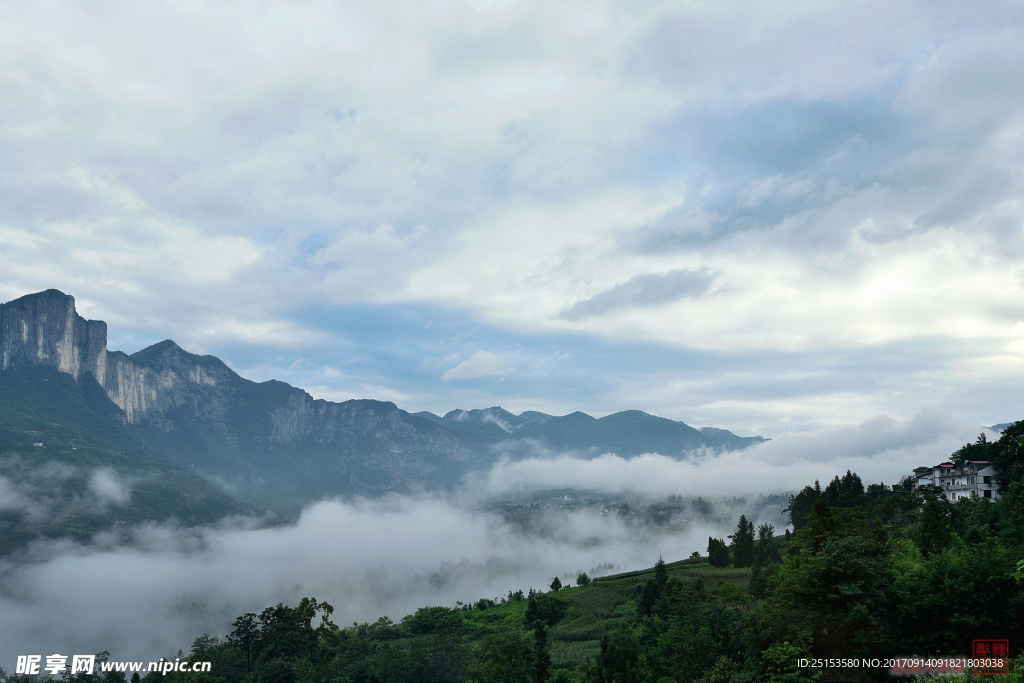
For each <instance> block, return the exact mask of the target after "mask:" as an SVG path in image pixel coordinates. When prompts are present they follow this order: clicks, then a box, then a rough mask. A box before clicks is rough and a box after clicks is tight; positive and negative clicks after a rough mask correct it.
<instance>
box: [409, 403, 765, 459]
mask: <svg viewBox="0 0 1024 683" xmlns="http://www.w3.org/2000/svg"><path fill="white" fill-rule="evenodd" d="M415 414H416V415H418V416H422V417H425V418H427V419H428V420H431V421H433V422H435V423H437V424H440V425H443V426H445V427H446V428H448V429H449V430H451V431H452V432H454V433H455V434H457V435H459V437H460V438H462V439H463V441H465V442H466V443H475V444H488V445H495V444H500V443H502V442H504V441H509V440H515V439H535V440H537V441H539V442H540V443H542V444H544V445H546V446H548V447H550V448H553V449H559V450H572V451H579V452H588V451H589V452H601V453H605V452H611V453H615V454H617V455H621V456H634V455H640V454H642V453H660V454H662V455H669V456H673V457H681V456H683V455H685V454H687V453H690V452H692V451H695V450H699V449H702V448H708V449H712V450H738V449H741V448H746V447H747V446H750V445H752V444H755V443H761V442H763V441H765V439H764V437H760V436H751V437H742V436H737V435H735V434H733V433H732V432H730V431H727V430H724V429H715V428H710V427H705V428H703V429H695V428H694V427H691V426H689V425H687V424H685V423H683V422H677V421H675V420H669V419H667V418H664V417H657V416H654V415H650V414H648V413H645V412H642V411H639V410H626V411H622V412H618V413H613V414H611V415H606V416H605V417H602V418H594V417H591V416H590V415H587V414H586V413H582V412H575V413H570V414H569V415H563V416H561V417H558V416H554V415H548V414H547V413H540V412H537V411H526V412H524V413H521V414H519V415H515V414H514V413H510V412H509V411H507V410H505V409H504V408H501V407H500V406H495V407H493V408H487V409H483V410H480V409H476V410H453V411H451V412H449V413H447V414H445V415H444V416H443V417H439V416H437V415H434V414H433V413H429V412H420V413H415Z"/></svg>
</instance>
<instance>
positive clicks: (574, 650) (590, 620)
mask: <svg viewBox="0 0 1024 683" xmlns="http://www.w3.org/2000/svg"><path fill="white" fill-rule="evenodd" d="M667 567H668V570H669V576H670V577H673V578H678V579H681V580H684V581H692V580H693V579H700V580H702V581H703V582H704V586H705V587H706V588H707V589H708V590H710V591H717V590H718V589H719V588H720V587H721V586H722V585H724V584H725V583H728V582H732V583H735V584H737V585H738V586H740V587H741V588H743V589H746V588H747V585H748V583H749V581H750V569H736V568H735V567H726V568H722V569H719V568H716V567H712V566H711V565H709V564H708V562H707V559H704V558H701V559H696V560H694V559H689V560H682V561H679V562H673V563H671V564H668V565H667ZM652 578H654V569H653V568H651V569H644V570H641V571H635V572H627V573H623V574H615V575H612V576H606V577H602V578H600V579H595V580H594V582H593V583H592V584H591V585H589V586H586V587H573V588H563V589H561V590H560V591H558V592H557V593H548V595H555V596H557V597H558V598H559V599H561V600H564V601H565V602H567V603H568V604H569V612H568V614H567V615H566V616H565V618H564V619H562V620H561V621H559V622H558V623H557V624H555V626H554V627H553V628H552V629H551V632H550V647H551V665H552V667H553V668H566V669H572V668H575V667H576V666H577V665H579V666H584V665H586V664H587V662H588V661H590V660H591V659H593V658H594V657H596V656H597V654H598V652H599V651H600V642H601V636H602V635H603V634H604V633H605V632H607V631H611V630H613V629H615V628H616V627H617V626H618V625H619V624H621V623H623V622H626V621H631V620H633V619H635V618H636V616H637V608H636V602H635V600H633V599H632V598H631V595H632V593H633V589H634V588H635V587H636V586H637V585H639V584H641V583H643V582H644V581H646V580H648V579H652ZM526 605H527V603H526V601H514V602H509V603H506V604H504V605H495V606H493V607H488V608H487V609H484V610H481V609H473V610H470V611H467V612H463V613H462V615H463V623H464V625H465V626H466V629H467V635H466V638H467V640H469V641H471V642H472V641H477V640H479V639H480V638H482V637H483V636H485V635H487V634H489V633H494V632H497V631H499V630H509V629H510V628H517V627H519V626H521V625H522V624H523V620H524V616H525V612H526Z"/></svg>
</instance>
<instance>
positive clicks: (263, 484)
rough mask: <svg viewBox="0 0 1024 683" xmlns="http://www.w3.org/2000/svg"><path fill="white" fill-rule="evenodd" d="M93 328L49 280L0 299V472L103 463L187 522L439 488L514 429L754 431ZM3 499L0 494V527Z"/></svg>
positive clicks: (559, 442)
mask: <svg viewBox="0 0 1024 683" xmlns="http://www.w3.org/2000/svg"><path fill="white" fill-rule="evenodd" d="M106 337H107V326H106V323H104V322H102V321H98V320H85V319H84V318H82V317H81V316H80V315H78V313H77V312H76V310H75V301H74V298H73V297H71V296H69V295H67V294H64V293H63V292H60V291H57V290H53V289H51V290H47V291H44V292H39V293H36V294H29V295H27V296H23V297H21V298H19V299H16V300H14V301H10V302H8V303H5V304H0V449H2V450H0V453H2V454H3V458H4V460H3V464H4V466H3V468H0V477H6V478H7V480H8V482H13V484H12V485H14V484H18V482H19V481H22V480H24V478H25V477H24V476H21V475H18V474H17V472H16V470H17V468H16V467H15V468H13V469H12V466H11V465H10V463H11V462H14V460H13V459H17V462H20V463H22V465H21V466H23V467H28V466H29V465H26V464H25V463H29V464H31V463H36V464H38V463H43V462H60V463H63V465H65V466H67V467H70V468H72V469H75V468H79V469H80V470H81V472H85V471H86V470H87V469H88V468H89V467H91V468H96V467H106V468H110V470H111V471H112V472H114V473H119V475H120V476H124V477H128V478H129V479H131V480H132V481H133V482H134V483H133V484H132V492H133V494H132V499H133V501H134V500H135V498H137V497H138V496H137V495H136V493H137V492H139V491H146V490H149V491H150V498H151V499H152V501H151V502H152V503H153V504H152V505H151V506H150V507H151V508H152V509H151V510H149V512H148V513H147V512H146V511H144V510H143V511H139V510H136V512H137V513H138V514H139V515H141V516H143V517H145V516H146V515H147V514H149V516H150V517H157V516H159V515H158V514H157V512H156V511H159V510H162V511H164V512H166V513H168V514H174V515H176V516H178V517H179V518H184V519H185V520H186V521H188V520H190V519H194V520H195V521H202V520H206V519H209V518H211V517H216V516H220V515H223V514H229V513H233V512H241V511H244V510H249V509H252V508H250V507H249V506H253V505H255V506H259V507H263V508H270V509H274V510H277V511H279V512H285V513H287V512H294V511H296V510H298V509H300V508H301V506H302V505H303V504H305V503H308V502H309V501H311V500H316V499H318V498H322V497H324V496H336V495H353V494H359V495H377V494H380V493H383V492H387V491H409V490H414V489H432V488H447V487H451V486H454V485H455V484H456V483H458V482H459V481H460V480H461V478H462V477H463V476H464V475H465V474H466V473H467V472H470V471H473V470H481V469H485V468H486V467H488V466H489V465H491V464H492V463H493V462H494V461H495V460H496V459H497V458H499V457H501V456H502V455H508V454H511V455H513V456H514V454H515V453H517V452H520V451H521V450H522V449H518V450H517V447H516V446H517V445H519V446H522V445H523V444H528V445H530V446H532V447H535V448H534V449H533V452H536V450H537V449H538V448H539V449H549V450H553V451H554V450H557V451H559V452H565V451H572V452H575V453H577V454H579V455H581V456H583V457H586V456H593V455H598V454H601V453H605V452H614V453H617V454H619V455H623V456H632V455H637V454H640V453H645V452H658V453H661V454H664V455H668V456H672V457H686V455H687V454H688V453H691V452H692V451H694V450H696V449H708V448H710V449H714V450H734V449H740V448H745V447H746V446H749V445H750V444H753V443H757V442H759V441H763V439H762V438H761V437H756V436H755V437H739V436H737V435H735V434H732V433H731V432H728V431H725V430H720V429H707V428H706V429H695V428H693V427H690V426H688V425H686V424H684V423H682V422H677V421H673V420H668V419H665V418H660V417H655V416H653V415H649V414H647V413H644V412H641V411H635V410H632V411H625V412H620V413H615V414H613V415H608V416H606V417H602V418H600V419H595V418H593V417H591V416H589V415H586V414H585V413H581V412H576V413H572V414H570V415H564V416H553V415H548V414H545V413H541V412H536V411H527V412H523V413H521V414H519V415H515V414H513V413H510V412H508V411H505V410H503V409H502V408H500V407H493V408H488V409H484V410H468V411H466V410H454V411H451V412H449V413H447V414H446V415H444V416H438V415H434V414H432V413H429V412H419V413H409V412H407V411H404V410H401V409H400V408H398V407H397V406H396V405H395V404H394V403H390V402H386V401H376V400H370V399H354V400H350V401H344V402H341V403H335V402H331V401H325V400H319V399H314V398H313V397H312V396H310V395H309V394H308V393H306V392H305V391H303V390H302V389H299V388H296V387H293V386H291V385H289V384H286V383H284V382H279V381H275V380H270V381H266V382H253V381H251V380H248V379H245V378H243V377H241V376H239V375H238V374H237V373H235V372H234V371H233V370H231V368H229V367H228V366H227V365H226V364H225V363H224V362H223V361H221V360H220V359H218V358H216V357H214V356H202V355H196V354H192V353H189V352H187V351H185V350H183V349H182V348H180V347H179V346H178V345H177V344H175V343H174V342H173V341H170V340H166V341H162V342H160V343H158V344H154V345H152V346H150V347H148V348H145V349H143V350H141V351H139V352H137V353H134V354H132V355H127V354H125V353H122V352H120V351H109V350H107V347H106V342H107V339H106ZM82 468H85V469H82ZM82 476H84V474H83V475H82ZM80 479H81V477H80ZM82 481H84V479H83V480H81V481H79V483H80V484H81V483H82ZM2 483H3V481H0V484H2ZM172 483H173V485H172ZM147 486H148V487H149V489H147V488H146V487H147ZM183 492H187V495H186V494H185V493H183ZM175 501H177V502H175ZM154 506H155V507H154ZM197 506H198V508H197ZM186 510H187V512H186ZM8 513H9V511H5V508H4V507H3V506H2V505H0V531H2V528H3V523H4V517H3V516H4V515H7V516H8V517H10V514H8ZM8 521H10V520H8ZM0 542H2V538H0Z"/></svg>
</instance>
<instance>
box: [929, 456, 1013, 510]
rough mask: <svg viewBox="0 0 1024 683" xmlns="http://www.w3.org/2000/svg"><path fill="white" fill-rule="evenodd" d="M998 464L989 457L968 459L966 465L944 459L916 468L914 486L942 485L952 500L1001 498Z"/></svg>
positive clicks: (947, 496) (947, 497)
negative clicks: (996, 468)
mask: <svg viewBox="0 0 1024 683" xmlns="http://www.w3.org/2000/svg"><path fill="white" fill-rule="evenodd" d="M995 474H996V471H995V468H994V467H993V466H992V463H991V462H989V461H988V460H967V461H965V462H964V463H963V464H962V465H956V464H954V463H951V462H943V463H939V464H938V465H935V466H933V467H916V468H914V486H915V487H919V486H929V485H930V486H938V487H939V488H941V489H942V491H943V492H944V493H945V495H946V499H947V500H949V501H950V502H953V503H955V502H957V501H959V500H963V499H964V498H970V497H978V498H991V499H996V498H999V490H998V485H997V484H996V483H995Z"/></svg>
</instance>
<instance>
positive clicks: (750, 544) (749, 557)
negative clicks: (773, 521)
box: [729, 515, 754, 567]
mask: <svg viewBox="0 0 1024 683" xmlns="http://www.w3.org/2000/svg"><path fill="white" fill-rule="evenodd" d="M729 538H731V539H732V558H733V564H735V565H736V566H737V567H749V566H750V565H752V564H753V563H754V523H753V522H748V521H747V516H746V515H740V521H739V523H738V524H737V525H736V533H735V534H733V535H732V536H730V537H729Z"/></svg>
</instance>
